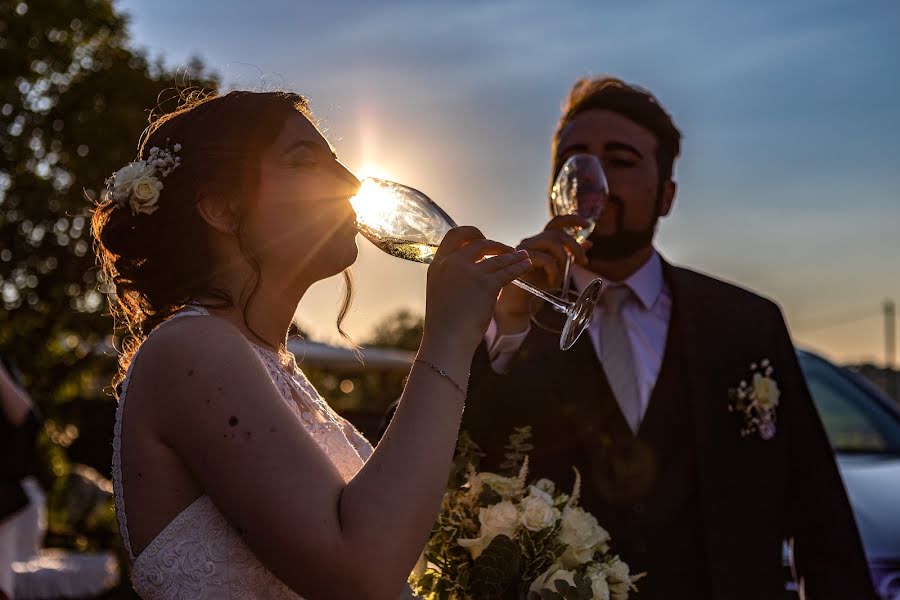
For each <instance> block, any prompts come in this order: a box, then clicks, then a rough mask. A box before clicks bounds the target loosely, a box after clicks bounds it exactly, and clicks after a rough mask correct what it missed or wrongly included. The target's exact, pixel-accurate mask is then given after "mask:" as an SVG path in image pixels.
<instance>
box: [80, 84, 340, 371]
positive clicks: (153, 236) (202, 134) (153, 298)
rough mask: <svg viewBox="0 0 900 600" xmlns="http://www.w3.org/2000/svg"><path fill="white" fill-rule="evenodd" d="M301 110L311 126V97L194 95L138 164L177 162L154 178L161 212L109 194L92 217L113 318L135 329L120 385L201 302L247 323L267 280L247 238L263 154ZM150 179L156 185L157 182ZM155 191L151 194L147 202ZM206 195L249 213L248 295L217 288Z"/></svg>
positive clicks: (163, 122) (151, 140)
mask: <svg viewBox="0 0 900 600" xmlns="http://www.w3.org/2000/svg"><path fill="white" fill-rule="evenodd" d="M297 112H299V113H300V114H302V115H303V116H304V117H306V118H308V119H310V120H311V121H312V115H311V113H310V111H309V105H308V102H307V100H306V99H305V98H303V97H302V96H299V95H297V94H293V93H289V92H248V91H234V92H229V93H228V94H225V95H222V96H220V95H216V94H205V95H204V94H200V93H196V92H195V93H193V94H191V95H188V96H187V97H186V98H185V99H184V101H183V104H182V105H181V106H180V107H179V108H178V109H177V110H175V111H174V112H171V113H168V114H164V115H162V116H159V117H158V118H155V119H154V118H153V116H151V123H150V125H149V126H148V127H147V129H146V130H145V132H144V135H143V139H142V141H141V144H140V148H139V152H138V156H137V158H136V159H135V161H148V162H151V164H152V161H153V160H154V158H156V157H157V156H159V154H158V153H159V152H160V151H159V150H156V151H154V150H153V149H154V148H159V149H161V150H162V151H163V152H170V153H171V156H173V157H177V158H178V163H177V165H176V166H175V167H174V168H171V169H169V170H167V171H160V170H158V171H157V172H156V173H154V174H155V175H156V178H155V181H157V182H159V183H160V184H161V187H160V189H158V198H157V199H156V200H155V201H153V207H151V208H149V209H144V210H140V209H138V210H135V206H134V205H133V204H130V203H129V202H127V201H126V202H123V201H121V200H117V199H116V198H115V195H114V194H109V193H108V194H105V195H104V196H103V198H102V199H101V200H100V201H99V202H98V204H97V206H96V208H95V209H94V211H93V217H92V226H91V231H92V233H93V236H94V239H95V251H96V253H97V259H98V262H99V265H100V268H101V269H102V272H103V275H104V276H105V280H106V282H107V283H111V284H113V285H114V286H115V288H114V291H113V293H112V294H110V295H109V301H110V308H111V312H112V315H113V318H114V319H115V320H116V325H117V327H120V328H124V329H125V330H126V336H125V338H126V339H125V341H124V344H123V352H122V355H121V358H120V361H119V378H118V380H121V378H122V377H123V376H124V373H125V371H126V370H127V368H128V364H129V363H130V361H131V357H132V355H133V354H134V351H135V349H136V348H137V346H138V345H139V344H140V342H142V341H143V340H144V339H145V337H146V335H147V334H148V333H149V332H150V331H151V330H152V329H153V328H154V327H156V326H157V325H159V324H160V323H161V322H163V321H165V320H166V319H168V318H169V317H171V316H172V315H173V314H174V313H175V312H177V311H178V310H180V309H182V308H184V307H185V306H186V305H187V304H200V302H198V299H199V298H201V297H203V298H214V299H215V302H214V303H212V304H210V303H207V304H206V305H205V306H207V307H208V308H227V307H232V306H236V305H239V306H240V307H241V309H242V311H243V314H244V319H245V321H246V316H247V309H248V306H249V305H250V303H251V302H252V300H253V297H254V295H255V293H256V291H257V290H258V288H259V285H260V282H261V278H262V273H261V271H260V268H259V263H258V261H257V259H256V258H255V256H254V255H253V252H252V250H251V249H250V248H248V246H247V244H246V240H245V237H244V232H243V229H244V220H245V217H246V215H247V214H248V212H249V211H251V210H252V209H253V206H252V205H251V204H252V202H253V199H255V198H256V190H257V189H258V186H259V172H260V163H259V161H260V158H259V157H260V156H261V155H262V154H263V152H264V151H265V150H266V149H267V148H268V147H269V146H270V145H271V144H272V143H273V142H274V141H275V139H276V138H277V137H278V135H279V134H280V133H281V130H282V128H283V127H284V124H285V122H286V121H287V119H288V117H290V116H291V115H292V114H295V113H297ZM173 149H174V150H173ZM175 150H177V152H176V151H175ZM144 164H146V163H144ZM163 173H164V176H161V175H163ZM150 181H151V185H152V184H153V181H154V178H153V177H151V178H150ZM134 189H135V190H136V192H135V194H137V193H138V192H137V188H136V187H135V188H134ZM129 193H130V192H129ZM152 193H153V188H152V187H151V188H150V192H147V194H145V196H144V197H149V196H151V195H152ZM203 196H214V197H217V198H221V199H234V200H235V201H236V203H237V205H238V206H239V207H240V208H239V214H238V224H237V227H236V229H235V235H236V236H237V239H238V243H239V244H240V249H241V252H242V253H243V255H244V257H245V258H246V259H247V261H248V263H249V264H250V265H251V266H252V267H253V270H254V272H255V281H252V282H249V283H250V288H249V289H251V292H250V293H248V294H245V297H242V298H232V297H231V294H229V293H228V292H227V291H226V290H223V289H219V288H216V286H215V285H214V282H213V278H214V275H215V273H216V270H217V269H218V268H219V265H217V264H215V261H214V257H213V255H212V250H211V247H210V244H209V236H208V233H209V231H210V228H209V225H208V224H207V223H206V222H205V221H204V220H203V219H202V218H201V216H200V214H199V213H198V211H197V210H196V203H197V201H198V200H199V199H200V198H201V197H203ZM344 277H345V280H346V283H347V288H346V289H347V292H346V294H345V296H344V299H343V302H342V305H341V309H340V312H339V315H338V329H339V330H340V328H341V322H342V321H343V318H344V316H345V315H346V313H347V309H348V307H349V304H350V296H351V288H350V281H349V274H348V272H346V271H345V272H344ZM251 331H252V330H251ZM341 333H342V334H343V331H341ZM345 337H346V336H345Z"/></svg>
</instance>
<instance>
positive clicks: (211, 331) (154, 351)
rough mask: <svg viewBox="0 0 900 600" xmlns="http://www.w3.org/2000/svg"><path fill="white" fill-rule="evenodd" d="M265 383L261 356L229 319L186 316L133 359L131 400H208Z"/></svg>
mask: <svg viewBox="0 0 900 600" xmlns="http://www.w3.org/2000/svg"><path fill="white" fill-rule="evenodd" d="M261 376H262V377H265V371H264V370H262V368H261V365H260V364H259V360H258V358H257V356H256V353H255V352H254V351H253V348H252V346H251V345H250V343H249V342H248V341H247V339H246V338H245V337H244V336H243V334H241V332H240V331H239V330H238V329H237V328H236V327H235V326H234V325H232V324H231V323H228V322H227V321H225V320H224V319H219V318H216V317H210V316H185V317H180V318H177V319H174V320H173V321H171V322H167V323H163V324H162V325H161V326H160V327H159V328H158V330H157V331H155V332H154V333H153V334H152V335H150V336H149V337H148V338H147V339H146V340H144V342H143V343H142V344H141V347H140V349H139V350H138V352H137V353H136V355H135V357H134V364H133V365H132V372H131V375H130V379H131V381H130V383H129V387H128V393H129V396H131V397H133V396H135V395H143V394H142V392H148V391H149V392H150V393H152V394H153V395H154V397H155V398H157V400H155V402H163V403H165V402H166V399H169V400H177V399H178V397H179V396H184V395H189V396H190V395H197V394H203V393H205V392H206V391H208V390H209V389H210V388H215V387H220V386H222V385H225V384H226V383H230V384H232V385H235V384H238V383H239V382H241V381H246V380H248V379H250V380H253V379H257V378H259V377H261Z"/></svg>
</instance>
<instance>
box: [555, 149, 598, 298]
mask: <svg viewBox="0 0 900 600" xmlns="http://www.w3.org/2000/svg"><path fill="white" fill-rule="evenodd" d="M608 199H609V184H608V183H607V181H606V174H605V173H604V172H603V166H602V165H601V164H600V160H599V159H598V158H597V157H596V156H594V155H593V154H585V153H579V154H573V155H572V156H570V157H569V158H568V159H566V162H565V163H563V166H562V168H561V169H560V170H559V174H558V175H557V176H556V181H555V182H554V183H553V189H552V190H551V191H550V210H551V211H552V212H553V214H554V215H555V216H559V215H578V216H580V217H584V218H585V219H586V220H587V221H588V223H589V224H588V225H587V226H585V227H577V226H576V227H567V228H566V229H565V232H566V233H568V234H569V235H571V236H572V237H573V238H575V240H576V241H577V242H578V243H579V244H580V243H582V242H584V241H585V240H587V239H588V238H589V237H590V235H591V233H592V232H593V231H594V226H595V225H596V224H597V219H599V218H600V215H601V213H602V212H603V209H604V208H606V203H607V201H608ZM574 260H575V257H573V256H572V255H571V254H569V258H568V260H567V261H566V268H565V271H564V273H563V280H562V294H561V296H562V297H563V298H566V299H568V297H569V289H570V287H571V280H570V277H569V270H570V269H571V267H572V263H573V262H574Z"/></svg>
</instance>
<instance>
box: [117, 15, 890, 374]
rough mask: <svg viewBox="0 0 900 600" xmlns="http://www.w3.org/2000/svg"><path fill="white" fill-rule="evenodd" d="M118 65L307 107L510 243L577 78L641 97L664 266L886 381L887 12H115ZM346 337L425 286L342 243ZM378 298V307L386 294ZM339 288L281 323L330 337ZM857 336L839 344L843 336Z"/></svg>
mask: <svg viewBox="0 0 900 600" xmlns="http://www.w3.org/2000/svg"><path fill="white" fill-rule="evenodd" d="M118 6H119V8H121V9H123V10H124V11H126V12H127V13H129V14H130V15H131V16H132V21H131V31H132V34H133V37H134V39H135V43H136V44H137V45H138V46H140V47H143V48H145V49H146V50H147V51H148V53H149V54H150V56H151V57H162V58H163V59H164V60H165V62H166V63H167V64H168V65H170V66H179V65H182V64H186V63H187V60H188V59H189V57H190V56H193V55H197V56H200V57H201V58H202V59H203V60H204V61H205V62H206V64H207V65H209V66H210V67H211V68H212V69H214V70H215V71H217V72H218V73H220V74H221V75H222V77H223V78H224V79H225V81H226V82H228V83H230V84H232V85H234V86H235V87H241V88H255V89H259V88H266V87H279V88H287V89H290V90H293V91H297V92H300V93H302V94H304V95H306V96H308V97H309V98H310V100H311V102H312V106H313V109H314V110H315V112H316V114H317V116H318V117H319V119H320V121H321V125H322V127H323V128H324V129H325V131H326V135H327V136H328V137H329V139H330V140H331V141H332V142H333V143H334V144H335V146H336V148H337V151H338V154H339V155H340V156H341V157H342V159H343V160H344V161H345V162H346V163H347V164H349V165H350V166H351V168H354V169H356V170H358V171H372V172H380V173H382V174H388V175H389V176H391V177H393V178H396V179H398V180H400V181H403V182H405V183H408V184H410V185H413V186H415V187H418V188H419V189H421V190H423V191H425V192H426V193H428V194H429V195H430V196H431V197H432V198H434V199H435V200H436V201H438V202H439V203H440V204H441V205H442V206H444V207H445V208H446V209H447V211H448V212H449V213H450V214H451V215H452V216H453V217H454V218H455V219H456V221H457V222H460V223H470V224H474V225H478V226H480V227H481V228H482V230H483V231H484V232H485V234H487V235H488V236H489V237H494V238H496V239H499V240H502V241H504V242H508V243H515V242H517V241H518V240H519V239H520V238H522V237H524V236H526V235H531V234H532V233H533V232H535V231H537V230H539V229H540V228H542V226H543V224H544V222H545V221H546V199H545V194H546V189H547V178H548V176H549V173H548V170H549V166H548V165H549V157H550V155H549V138H550V135H551V134H552V131H553V127H554V125H555V122H556V119H557V118H558V116H559V105H560V102H561V100H562V98H563V97H564V95H565V93H566V91H567V90H568V88H569V86H570V85H571V83H572V82H573V81H574V80H575V79H576V78H577V77H579V76H583V75H589V74H606V73H609V74H613V75H617V76H619V77H622V78H624V79H626V80H628V81H631V82H634V83H638V84H641V85H643V86H645V87H647V88H649V89H650V90H652V91H653V92H654V93H655V94H656V95H657V97H658V98H659V99H660V101H661V102H662V103H663V105H664V106H666V107H667V108H668V110H669V111H670V112H671V113H672V115H673V116H674V118H675V120H676V123H677V124H678V126H679V127H680V129H681V130H682V132H683V133H684V136H685V139H684V144H683V154H682V157H681V159H680V160H679V162H678V163H677V165H676V179H677V180H678V182H679V186H680V188H679V195H678V198H677V202H676V207H675V210H674V213H673V215H672V216H671V217H670V218H668V219H666V220H665V221H663V222H662V224H661V227H660V235H659V237H658V247H659V248H660V251H661V252H662V253H663V255H664V256H666V257H667V258H669V259H670V260H672V261H674V262H677V263H682V264H686V265H689V266H692V267H695V268H697V269H699V270H702V271H706V272H709V273H712V274H715V275H717V276H720V277H722V278H724V279H728V280H732V281H735V282H738V283H740V284H742V285H744V286H745V287H749V288H751V289H754V290H756V291H758V292H760V293H762V294H764V295H766V296H769V297H773V298H775V299H776V300H777V301H778V302H779V303H780V304H781V305H782V307H783V309H784V310H785V314H786V316H787V318H788V322H789V324H790V325H791V328H792V331H793V333H794V337H795V339H796V340H797V341H798V343H800V344H802V345H804V346H806V347H809V348H812V349H814V350H818V351H820V352H822V353H824V354H826V355H828V356H830V357H832V358H836V359H838V360H847V361H850V360H864V359H871V360H875V361H878V362H881V361H882V360H883V347H884V342H883V337H882V328H883V321H882V320H881V319H880V318H879V316H878V313H879V307H880V305H881V304H882V302H883V301H884V300H885V299H886V298H894V299H895V300H898V301H900V276H898V274H897V273H898V271H900V269H898V258H900V235H898V228H900V111H898V106H900V77H898V75H900V69H898V67H900V41H898V40H900V35H898V34H900V5H898V4H897V3H896V2H894V1H893V0H872V1H869V0H867V1H866V2H850V1H846V0H843V1H833V0H796V1H794V2H790V3H786V2H776V1H772V0H763V1H758V2H753V3H749V2H722V1H715V2H714V1H711V0H706V1H705V0H696V1H694V0H690V1H679V2H672V1H668V2H666V1H662V0H647V1H644V2H630V3H610V2H603V1H599V0H594V1H585V2H565V1H560V2H547V1H545V0H516V1H505V2H476V1H474V0H460V1H456V2H425V1H417V2H362V1H359V0H357V1H350V2H338V1H333V2H315V3H313V2H306V3H304V2H297V1H288V0H256V1H255V2H240V3H238V2H231V1H228V2H226V1H218V2H211V1H192V2H184V1H181V2H176V1H174V0H153V1H152V2H151V1H149V0H120V1H119V2H118ZM360 247H361V253H360V259H359V261H358V263H357V267H356V269H355V271H356V282H357V296H356V298H357V300H356V303H355V307H356V308H355V309H354V312H353V313H352V315H351V317H350V319H349V320H348V326H349V330H350V332H351V334H352V335H353V336H354V337H355V338H357V339H359V340H363V339H365V338H366V336H367V335H368V334H369V331H370V328H371V325H372V324H373V323H374V322H377V321H378V320H379V319H380V318H381V317H383V316H385V315H386V314H388V313H390V312H391V311H393V310H394V309H396V308H399V307H400V306H409V307H411V308H413V309H415V310H421V309H422V307H423V304H424V277H425V273H424V267H422V266H420V265H414V264H411V263H406V262H403V261H399V260H396V259H392V258H390V257H388V256H385V255H382V254H380V253H379V251H377V250H375V249H374V248H373V247H371V246H369V244H368V243H367V242H365V241H361V242H360ZM386 281H389V282H390V285H388V286H386V285H385V282H386ZM338 294H339V285H338V284H337V283H336V282H331V281H329V282H323V283H322V284H319V285H318V286H316V287H315V288H313V290H311V291H310V293H309V294H308V296H307V297H306V298H304V300H303V302H302V303H301V305H300V310H299V311H298V320H299V321H300V323H301V324H302V325H303V326H304V327H305V328H307V329H308V330H310V331H311V332H312V333H313V334H314V335H316V336H317V337H319V338H324V339H328V340H333V339H335V337H336V333H335V331H334V327H333V322H334V316H335V313H336V308H337V303H338ZM857 314H858V315H861V316H864V315H871V316H869V317H867V318H862V319H861V320H858V321H854V322H852V323H846V324H842V325H841V324H838V325H834V326H825V325H828V324H830V323H833V322H842V321H845V320H846V319H845V316H848V315H849V316H854V315H857Z"/></svg>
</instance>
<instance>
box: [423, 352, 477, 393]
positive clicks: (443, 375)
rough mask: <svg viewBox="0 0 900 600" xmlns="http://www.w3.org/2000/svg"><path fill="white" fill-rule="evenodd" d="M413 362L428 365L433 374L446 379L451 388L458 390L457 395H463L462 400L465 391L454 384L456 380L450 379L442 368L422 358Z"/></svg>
mask: <svg viewBox="0 0 900 600" xmlns="http://www.w3.org/2000/svg"><path fill="white" fill-rule="evenodd" d="M414 362H417V363H422V364H423V365H428V366H429V367H431V370H432V371H434V372H435V373H437V374H438V375H440V376H441V377H443V378H444V379H446V380H447V381H449V382H450V383H452V384H453V387H455V388H456V389H458V390H459V393H460V394H462V395H463V398H465V397H466V390H464V389H463V387H462V386H461V385H459V384H458V383H456V380H455V379H453V378H452V377H450V375H449V374H448V373H447V371H445V370H443V369H442V368H440V367H439V366H437V365H436V364H434V363H433V362H431V361H429V360H425V359H424V358H417V359H416V360H415V361H414Z"/></svg>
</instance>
